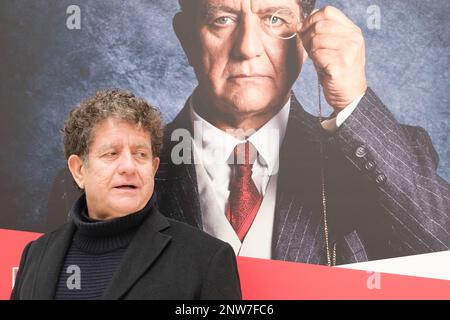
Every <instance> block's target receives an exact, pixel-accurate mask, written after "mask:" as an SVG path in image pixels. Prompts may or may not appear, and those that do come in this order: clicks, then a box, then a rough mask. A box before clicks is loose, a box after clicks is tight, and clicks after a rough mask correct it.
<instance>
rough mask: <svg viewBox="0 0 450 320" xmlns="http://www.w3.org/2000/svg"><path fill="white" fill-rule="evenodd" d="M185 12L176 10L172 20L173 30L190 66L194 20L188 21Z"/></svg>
mask: <svg viewBox="0 0 450 320" xmlns="http://www.w3.org/2000/svg"><path fill="white" fill-rule="evenodd" d="M186 16H187V15H186V14H185V13H183V12H178V13H177V14H176V15H175V17H174V18H173V21H172V26H173V30H174V31H175V34H176V35H177V38H178V40H179V41H180V44H181V47H182V48H183V51H184V54H185V55H186V57H187V59H188V62H189V65H191V66H192V60H191V56H192V40H193V39H192V38H193V37H192V28H193V23H194V21H188V19H187V18H186Z"/></svg>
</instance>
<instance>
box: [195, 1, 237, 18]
mask: <svg viewBox="0 0 450 320" xmlns="http://www.w3.org/2000/svg"><path fill="white" fill-rule="evenodd" d="M218 13H232V14H235V15H239V14H240V10H238V9H236V8H233V7H230V6H225V5H214V4H208V5H207V6H206V8H205V9H204V10H203V16H204V17H205V18H211V17H214V16H216V15H217V14H218Z"/></svg>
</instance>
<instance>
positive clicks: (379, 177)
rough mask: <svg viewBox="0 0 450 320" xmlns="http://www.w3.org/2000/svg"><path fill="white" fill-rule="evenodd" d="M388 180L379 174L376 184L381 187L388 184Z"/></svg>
mask: <svg viewBox="0 0 450 320" xmlns="http://www.w3.org/2000/svg"><path fill="white" fill-rule="evenodd" d="M386 180H387V178H386V176H385V175H384V174H382V173H379V174H378V175H377V177H376V178H375V182H376V183H377V184H379V185H382V184H384V183H386Z"/></svg>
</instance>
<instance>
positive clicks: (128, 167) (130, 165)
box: [117, 152, 136, 174]
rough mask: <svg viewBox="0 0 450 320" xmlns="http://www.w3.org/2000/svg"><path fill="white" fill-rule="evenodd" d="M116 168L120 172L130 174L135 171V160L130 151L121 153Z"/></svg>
mask: <svg viewBox="0 0 450 320" xmlns="http://www.w3.org/2000/svg"><path fill="white" fill-rule="evenodd" d="M117 169H118V171H119V173H120V174H130V173H134V172H135V171H136V162H135V160H134V158H133V155H132V154H131V153H130V152H124V153H122V155H121V156H120V159H119V164H118V166H117Z"/></svg>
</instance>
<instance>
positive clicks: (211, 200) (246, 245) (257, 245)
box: [188, 96, 362, 259]
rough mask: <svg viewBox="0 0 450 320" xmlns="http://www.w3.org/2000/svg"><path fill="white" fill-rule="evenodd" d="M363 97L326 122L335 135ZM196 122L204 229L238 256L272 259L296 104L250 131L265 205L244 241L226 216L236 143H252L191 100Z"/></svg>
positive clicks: (195, 150)
mask: <svg viewBox="0 0 450 320" xmlns="http://www.w3.org/2000/svg"><path fill="white" fill-rule="evenodd" d="M361 98H362V96H361V97H360V98H358V99H356V100H355V101H354V102H352V103H351V104H350V105H349V106H348V107H347V108H345V109H344V111H345V113H343V112H344V111H341V112H340V113H339V114H338V116H337V118H333V119H330V120H326V121H324V122H323V123H322V125H323V127H324V129H325V130H328V131H330V132H333V131H335V130H337V128H338V127H339V126H340V125H341V124H342V123H343V122H344V121H345V119H347V118H348V116H350V114H351V113H352V112H353V110H354V109H355V108H356V106H357V105H358V103H359V101H360V100H361ZM188 103H189V109H190V116H191V121H192V123H193V125H194V128H195V129H194V132H196V135H195V137H194V139H193V153H194V163H195V167H196V175H197V184H198V191H199V199H200V208H201V211H202V221H203V230H204V231H205V232H207V233H209V234H211V235H213V236H215V237H216V238H219V239H221V240H223V241H226V242H228V243H229V244H230V245H231V246H232V247H233V249H234V251H235V253H236V255H241V256H246V257H254V258H265V259H270V258H271V248H272V234H273V221H274V213H275V202H276V201H275V200H276V191H277V180H278V169H279V150H280V146H281V143H282V141H283V139H284V136H285V133H286V128H287V123H288V118H289V110H290V104H291V101H290V100H289V101H288V102H287V103H286V104H285V105H284V106H283V108H282V109H281V110H280V111H279V112H278V113H277V114H276V115H275V116H274V117H273V118H272V119H270V120H269V121H268V122H267V123H266V124H265V125H264V126H262V127H261V128H260V129H259V130H257V131H256V132H253V133H250V135H249V136H248V137H247V140H248V141H249V142H250V143H251V144H252V145H253V147H254V148H255V149H256V151H257V155H258V156H257V157H256V159H255V161H254V163H253V167H252V178H253V181H254V183H255V185H256V188H257V189H258V191H259V192H260V193H261V194H262V196H263V201H262V203H261V206H260V208H259V211H258V213H257V215H256V217H255V220H254V221H253V223H252V225H251V226H250V229H249V231H248V233H247V235H246V237H245V238H244V240H243V241H242V242H241V241H240V240H239V238H238V236H237V234H236V232H235V231H234V229H233V227H232V226H231V224H230V222H229V221H228V220H227V218H226V210H227V207H228V197H229V195H230V191H229V190H228V187H229V184H230V177H231V166H230V164H229V163H230V157H231V156H232V152H233V150H234V148H235V147H236V145H238V144H241V143H244V142H245V141H246V140H245V139H243V140H240V139H237V138H235V136H233V135H231V134H230V133H228V132H225V131H222V130H220V129H218V128H216V127H215V126H213V125H212V124H211V123H209V122H208V121H206V120H205V119H204V118H202V117H201V116H200V115H199V114H198V113H197V112H196V111H195V109H194V106H193V105H192V98H190V99H189V102H188Z"/></svg>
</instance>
